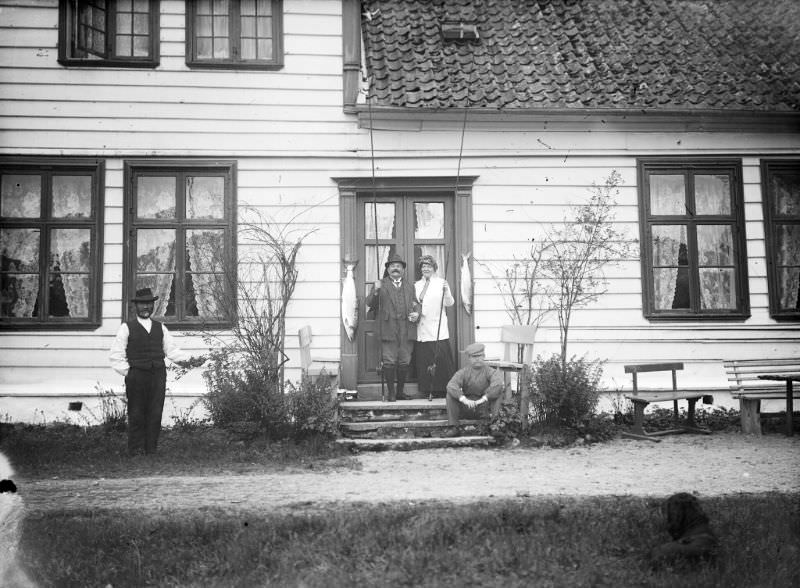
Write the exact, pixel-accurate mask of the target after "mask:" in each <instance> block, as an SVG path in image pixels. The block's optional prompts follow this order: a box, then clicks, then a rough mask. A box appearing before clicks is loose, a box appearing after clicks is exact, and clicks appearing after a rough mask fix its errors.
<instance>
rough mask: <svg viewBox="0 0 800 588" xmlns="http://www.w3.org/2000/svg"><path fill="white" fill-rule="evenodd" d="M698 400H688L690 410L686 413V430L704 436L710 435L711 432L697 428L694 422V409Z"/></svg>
mask: <svg viewBox="0 0 800 588" xmlns="http://www.w3.org/2000/svg"><path fill="white" fill-rule="evenodd" d="M697 400H698V399H697V398H687V401H688V402H689V410H688V412H687V413H686V426H685V427H684V429H686V431H687V432H689V433H702V434H704V435H710V434H711V431H710V430H708V429H703V428H700V427H698V426H697V423H696V422H695V421H694V407H695V405H696V404H697Z"/></svg>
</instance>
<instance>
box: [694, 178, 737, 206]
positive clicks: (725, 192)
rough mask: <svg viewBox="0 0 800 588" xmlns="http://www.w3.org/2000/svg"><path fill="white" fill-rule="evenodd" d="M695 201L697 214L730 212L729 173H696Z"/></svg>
mask: <svg viewBox="0 0 800 588" xmlns="http://www.w3.org/2000/svg"><path fill="white" fill-rule="evenodd" d="M694 203H695V208H696V209H697V214H730V213H731V180H730V178H729V177H728V176H727V175H713V176H704V175H696V176H695V177H694Z"/></svg>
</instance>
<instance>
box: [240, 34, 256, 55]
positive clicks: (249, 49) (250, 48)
mask: <svg viewBox="0 0 800 588" xmlns="http://www.w3.org/2000/svg"><path fill="white" fill-rule="evenodd" d="M241 53H242V59H256V58H257V53H256V41H255V39H242V41H241Z"/></svg>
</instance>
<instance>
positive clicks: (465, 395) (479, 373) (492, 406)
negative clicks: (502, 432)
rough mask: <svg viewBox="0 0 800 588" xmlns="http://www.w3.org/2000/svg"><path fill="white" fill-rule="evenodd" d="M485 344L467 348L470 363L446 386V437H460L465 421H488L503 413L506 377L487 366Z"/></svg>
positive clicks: (454, 375)
mask: <svg viewBox="0 0 800 588" xmlns="http://www.w3.org/2000/svg"><path fill="white" fill-rule="evenodd" d="M484 349H485V347H484V345H483V343H472V344H471V345H468V346H467V348H466V349H465V353H466V355H467V361H468V362H469V364H468V365H467V366H466V367H463V368H461V369H460V370H458V371H457V372H456V373H455V374H453V377H452V378H450V381H449V382H448V383H447V397H446V398H447V400H446V402H447V423H448V425H449V429H448V430H447V432H446V433H445V434H444V435H445V436H446V437H457V436H458V434H459V432H458V424H459V422H460V420H461V419H462V418H471V419H479V418H486V417H488V416H489V415H490V414H491V416H495V415H497V414H498V413H499V412H500V404H501V403H502V401H503V374H502V373H501V372H500V371H499V370H496V369H494V368H492V367H489V366H488V365H486V354H485V352H484Z"/></svg>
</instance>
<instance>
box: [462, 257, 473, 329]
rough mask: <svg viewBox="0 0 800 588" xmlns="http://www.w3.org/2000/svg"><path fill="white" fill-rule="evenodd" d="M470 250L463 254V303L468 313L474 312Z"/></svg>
mask: <svg viewBox="0 0 800 588" xmlns="http://www.w3.org/2000/svg"><path fill="white" fill-rule="evenodd" d="M469 256H470V253H469V251H468V252H467V253H465V254H463V255H462V256H461V258H462V260H463V261H462V262H461V304H463V305H464V310H466V311H467V314H471V313H472V274H471V273H470V271H469Z"/></svg>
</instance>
